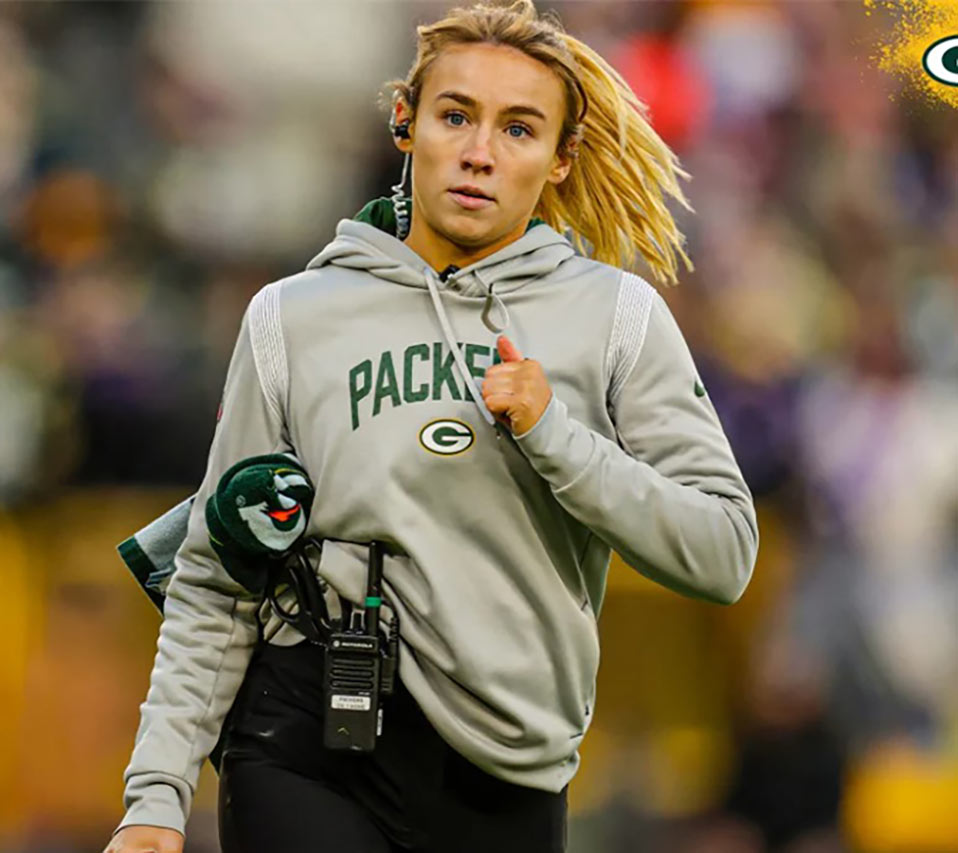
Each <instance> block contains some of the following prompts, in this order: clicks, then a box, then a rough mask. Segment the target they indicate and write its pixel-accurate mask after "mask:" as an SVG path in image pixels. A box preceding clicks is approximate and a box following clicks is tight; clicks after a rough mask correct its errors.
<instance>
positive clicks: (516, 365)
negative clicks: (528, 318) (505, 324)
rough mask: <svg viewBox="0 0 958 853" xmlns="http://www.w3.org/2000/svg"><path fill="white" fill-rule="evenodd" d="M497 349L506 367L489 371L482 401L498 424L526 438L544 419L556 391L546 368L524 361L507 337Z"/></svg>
mask: <svg viewBox="0 0 958 853" xmlns="http://www.w3.org/2000/svg"><path fill="white" fill-rule="evenodd" d="M496 346H497V348H498V350H499V355H500V356H501V358H502V364H494V365H493V366H492V367H490V368H488V369H487V370H486V375H485V377H484V378H483V380H482V399H483V400H485V401H486V408H488V409H489V411H490V412H492V414H493V415H495V416H496V420H498V421H501V422H502V423H504V424H505V425H506V426H508V427H509V429H511V430H512V434H513V435H522V433H524V432H528V431H529V430H530V429H532V428H533V427H534V426H535V425H536V423H537V422H538V421H539V418H541V417H542V413H543V412H544V411H545V410H546V406H548V405H549V400H551V399H552V389H551V388H550V387H549V381H548V380H547V379H546V375H545V372H544V371H543V370H542V365H541V364H539V362H538V361H536V360H535V359H531V358H523V357H522V353H521V352H519V350H518V349H517V348H516V345H515V344H514V343H513V342H512V341H510V340H509V339H508V338H507V337H506V336H505V335H500V336H499V339H498V340H497V341H496Z"/></svg>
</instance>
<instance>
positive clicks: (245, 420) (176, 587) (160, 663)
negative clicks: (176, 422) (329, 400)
mask: <svg viewBox="0 0 958 853" xmlns="http://www.w3.org/2000/svg"><path fill="white" fill-rule="evenodd" d="M276 298H278V295H277V294H276V292H275V291H273V292H269V288H266V289H264V291H260V294H258V295H257V296H256V297H254V299H253V301H252V302H251V303H250V306H249V309H248V310H247V312H246V315H245V316H244V317H243V322H242V326H241V328H240V332H239V337H238V339H237V342H236V346H235V349H234V351H233V356H232V360H231V362H230V366H229V370H228V372H227V377H226V385H225V389H224V393H223V401H222V410H221V415H220V419H219V421H218V423H217V425H216V430H215V432H214V435H213V442H212V446H211V448H210V453H209V461H208V465H207V469H206V476H205V477H204V479H203V483H202V485H201V486H200V488H199V491H198V492H197V494H196V499H195V500H194V501H193V506H192V509H191V511H190V516H189V523H188V527H187V532H186V538H185V539H184V541H183V544H182V545H181V546H180V548H179V550H178V552H177V554H176V558H175V565H176V569H175V571H174V573H173V577H172V579H171V580H170V584H169V587H168V589H167V597H166V602H165V606H164V618H163V622H162V624H161V626H160V635H159V640H158V643H157V653H156V658H155V661H154V664H153V672H152V675H151V677H150V688H149V692H148V693H147V697H146V701H145V702H144V703H143V704H142V705H141V706H140V713H141V716H140V725H139V729H138V731H137V734H136V742H135V746H134V749H133V755H132V758H131V759H130V763H129V766H128V767H127V769H126V772H125V774H124V781H125V783H126V788H125V791H124V805H125V807H126V809H127V811H126V814H125V816H124V818H123V820H122V821H121V823H120V825H119V827H118V829H119V828H122V827H124V826H128V825H131V824H149V825H153V826H161V827H168V828H171V829H176V830H178V831H180V832H183V831H184V828H185V825H186V820H187V818H188V816H189V812H190V807H191V804H192V799H193V793H194V791H195V789H196V782H197V778H198V776H199V771H200V767H201V765H202V763H203V761H204V760H205V758H206V756H207V755H208V754H209V753H210V752H211V751H212V749H213V747H214V746H215V744H216V741H217V739H218V738H219V733H220V728H221V726H222V723H223V719H224V717H225V716H226V713H227V712H228V710H229V708H230V706H231V705H232V702H233V699H234V697H235V695H236V692H237V690H238V689H239V686H240V683H241V682H242V680H243V676H244V675H245V672H246V668H247V665H248V663H249V660H250V657H251V655H252V650H253V647H254V645H255V643H256V639H257V628H256V616H255V612H256V608H257V605H258V602H257V601H256V600H254V599H253V598H252V597H251V596H250V595H249V594H248V593H246V592H245V591H244V590H243V588H242V587H240V586H239V585H237V584H236V583H235V582H234V581H233V580H231V579H230V577H229V576H228V575H227V574H226V571H225V570H224V569H223V566H222V563H220V561H219V559H218V558H217V556H216V554H215V552H214V551H213V549H212V548H211V547H210V543H209V538H208V535H207V530H206V522H205V517H204V510H205V507H206V501H207V498H208V497H209V496H210V494H211V493H212V492H213V491H214V490H215V489H216V486H217V483H218V482H219V479H220V477H221V475H222V474H223V473H224V472H225V471H226V470H227V469H228V468H229V467H230V466H231V465H232V464H234V463H235V462H238V461H240V460H241V459H244V458H246V457H248V456H254V455H257V454H262V453H273V452H278V451H282V450H287V449H289V444H288V442H287V440H286V438H285V429H284V424H283V418H282V415H281V408H280V407H279V406H277V405H276V403H275V400H273V399H271V397H270V395H269V394H267V393H264V385H263V382H262V376H263V373H264V364H265V363H266V361H264V360H269V359H270V357H271V356H272V361H273V362H275V360H276V358H275V354H274V352H273V350H272V349H271V348H269V347H263V346H261V345H259V344H257V352H256V353H255V354H254V340H255V339H256V338H257V335H256V334H255V332H256V328H257V325H258V324H257V317H262V316H263V313H264V312H263V308H264V306H265V307H268V306H269V305H270V304H272V305H273V309H274V312H278V306H276V305H275V299H276ZM267 313H268V312H267ZM277 318H278V314H277ZM260 325H261V323H260ZM251 326H252V327H253V329H254V334H253V336H252V337H251ZM280 345H281V341H280ZM264 351H265V355H264V354H263V353H264ZM257 367H259V370H258V369H257ZM267 388H268V384H267Z"/></svg>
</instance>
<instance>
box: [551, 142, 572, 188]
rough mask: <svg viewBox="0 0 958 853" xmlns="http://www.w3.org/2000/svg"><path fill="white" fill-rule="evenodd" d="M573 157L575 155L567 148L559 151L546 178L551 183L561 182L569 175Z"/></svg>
mask: <svg viewBox="0 0 958 853" xmlns="http://www.w3.org/2000/svg"><path fill="white" fill-rule="evenodd" d="M573 159H574V157H573V156H572V155H571V154H570V153H569V152H568V151H567V150H566V149H564V148H563V149H562V150H560V151H557V152H556V155H555V157H553V158H552V167H551V168H550V169H549V175H548V177H547V178H546V180H547V181H548V182H549V183H550V184H561V183H562V182H563V181H564V180H565V179H566V178H567V177H568V176H569V170H570V169H571V168H572V161H573Z"/></svg>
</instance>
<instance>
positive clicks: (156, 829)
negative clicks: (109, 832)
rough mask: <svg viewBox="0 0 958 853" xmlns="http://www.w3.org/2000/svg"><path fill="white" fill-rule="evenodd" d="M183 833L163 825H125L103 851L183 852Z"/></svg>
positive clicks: (141, 852) (135, 852)
mask: <svg viewBox="0 0 958 853" xmlns="http://www.w3.org/2000/svg"><path fill="white" fill-rule="evenodd" d="M183 841H184V839H183V835H182V833H180V832H177V831H176V830H175V829H165V828H163V827H162V826H124V827H123V829H121V830H120V831H119V832H118V833H117V834H116V835H114V836H113V838H111V839H110V843H109V844H108V845H107V846H106V849H105V850H104V851H103V853H183Z"/></svg>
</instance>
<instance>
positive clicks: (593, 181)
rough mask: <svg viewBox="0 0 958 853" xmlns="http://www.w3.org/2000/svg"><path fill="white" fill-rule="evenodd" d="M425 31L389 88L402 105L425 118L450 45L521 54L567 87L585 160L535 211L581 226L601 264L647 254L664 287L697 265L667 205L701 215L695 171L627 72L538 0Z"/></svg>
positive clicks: (568, 141)
mask: <svg viewBox="0 0 958 853" xmlns="http://www.w3.org/2000/svg"><path fill="white" fill-rule="evenodd" d="M416 33H417V35H418V44H417V51H416V59H415V61H414V62H413V64H412V67H411V68H410V69H409V73H408V74H407V75H406V79H405V80H393V81H391V82H389V83H387V84H386V91H387V93H389V94H390V96H391V101H392V103H393V104H395V102H396V101H397V100H399V99H402V100H404V101H405V102H406V104H407V105H408V106H409V108H410V109H411V111H412V113H413V116H415V113H416V109H417V107H418V104H419V96H420V94H421V92H422V85H423V79H424V77H425V74H426V71H428V70H429V67H430V65H432V63H433V62H434V61H435V60H436V58H437V57H438V56H439V54H440V53H441V52H442V51H443V50H444V49H445V48H446V47H449V46H450V45H454V44H472V43H483V42H485V43H492V44H501V45H507V46H509V47H514V48H517V49H518V50H521V51H522V52H523V53H525V54H527V55H528V56H530V57H532V58H533V59H537V60H539V61H540V62H542V63H544V64H545V65H547V66H548V67H549V68H551V69H552V70H553V71H554V72H555V73H556V74H557V75H558V76H559V79H560V80H561V81H562V83H563V84H564V85H565V90H566V115H565V119H564V121H563V125H562V130H561V132H560V134H559V149H565V151H566V153H568V154H570V155H571V156H573V157H574V158H575V159H574V161H573V166H572V169H571V170H570V171H569V174H568V176H567V177H566V179H565V180H564V181H562V183H560V184H558V185H556V184H551V183H547V184H546V185H545V187H544V189H543V191H542V195H541V196H540V198H539V202H538V204H537V205H536V209H535V215H536V216H539V217H540V218H542V219H543V220H545V222H546V223H548V224H549V225H550V226H552V227H553V228H555V229H556V230H558V231H565V230H566V229H569V230H571V231H572V239H573V242H574V243H575V244H576V246H577V248H578V249H579V250H580V251H582V252H586V251H587V248H588V247H589V246H591V248H592V256H593V257H594V258H595V259H596V260H599V261H604V262H605V263H609V264H612V265H614V266H626V267H629V266H632V265H633V264H634V262H635V261H636V260H637V256H641V257H642V258H644V259H645V261H646V263H647V264H648V265H649V268H650V269H651V271H652V274H653V276H654V277H655V278H656V279H657V280H658V281H660V282H662V283H663V284H674V283H676V282H677V267H678V260H677V256H678V257H680V258H681V259H682V260H683V261H684V262H685V265H686V267H687V268H688V269H689V270H692V269H694V267H693V265H692V262H691V261H690V260H689V258H688V256H687V255H686V253H685V251H684V249H683V243H684V242H685V238H684V236H683V234H682V233H681V232H680V231H679V229H678V227H677V226H676V224H675V220H674V219H673V218H672V214H671V213H670V212H669V210H668V208H667V207H666V205H665V197H666V196H671V197H673V198H675V199H676V200H678V201H679V202H680V203H681V204H682V206H683V207H685V208H686V209H687V210H690V211H691V210H692V207H691V205H690V204H689V203H688V200H687V199H686V198H685V195H684V194H683V193H682V188H681V187H680V186H679V182H678V176H681V177H683V178H686V179H688V178H689V177H690V175H689V174H688V173H687V172H686V171H684V170H683V169H682V168H681V167H680V166H679V162H678V158H677V157H676V155H675V154H674V153H673V152H672V150H671V149H670V148H669V147H668V146H667V145H666V144H665V143H664V142H663V141H662V140H661V139H660V138H659V136H658V134H656V132H655V131H654V130H653V129H652V127H651V125H650V124H649V122H648V119H647V107H646V106H645V105H644V104H643V103H642V102H641V101H640V100H639V99H638V98H637V97H636V96H635V94H634V93H633V92H632V90H631V89H630V88H629V86H628V84H627V83H626V82H625V81H624V80H623V79H622V77H621V75H620V74H619V73H618V72H617V71H616V70H615V69H614V68H612V67H611V66H610V65H609V64H608V63H607V62H606V61H605V60H604V59H603V58H602V57H601V56H599V54H597V53H596V52H595V51H594V50H592V48H590V47H588V46H587V45H585V44H583V43H582V42H581V41H579V40H578V39H577V38H574V37H573V36H571V35H569V34H568V33H566V32H565V31H564V30H563V29H562V26H561V24H560V23H559V21H558V19H557V18H556V17H555V16H554V15H552V14H550V13H546V14H545V15H539V14H538V13H537V12H536V9H535V6H533V4H532V0H515V2H513V3H511V5H508V6H503V5H494V4H491V3H485V2H480V3H477V4H476V5H474V6H471V7H469V8H457V9H453V10H451V11H450V12H449V13H448V14H447V15H446V17H444V18H443V19H442V20H440V21H437V22H436V23H434V24H428V25H424V26H420V27H418V28H417V30H416Z"/></svg>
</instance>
